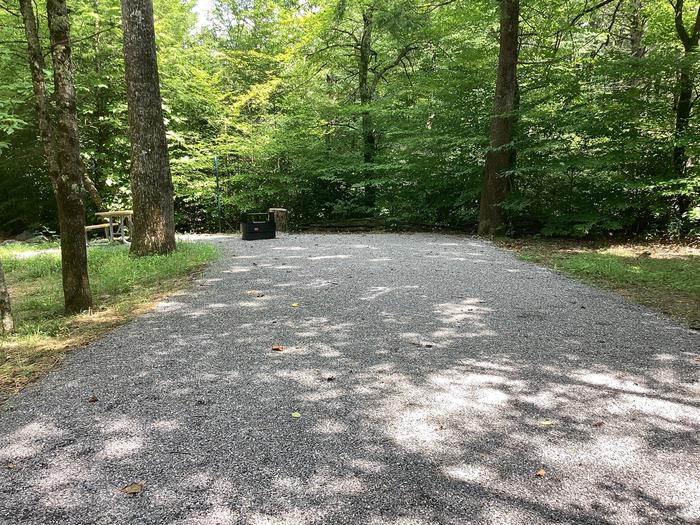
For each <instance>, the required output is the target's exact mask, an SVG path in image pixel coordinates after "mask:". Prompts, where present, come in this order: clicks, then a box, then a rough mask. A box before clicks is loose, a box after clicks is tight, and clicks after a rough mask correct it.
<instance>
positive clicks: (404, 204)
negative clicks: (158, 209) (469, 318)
mask: <svg viewBox="0 0 700 525" xmlns="http://www.w3.org/2000/svg"><path fill="white" fill-rule="evenodd" d="M0 1H4V0H0ZM71 4H72V9H73V11H72V16H73V26H72V28H73V38H74V41H75V57H74V58H75V64H76V83H77V86H78V95H79V113H80V124H81V134H82V140H83V155H84V157H85V161H86V162H85V163H86V167H87V169H88V171H89V173H90V175H91V177H92V178H93V180H94V181H95V183H96V185H97V187H98V189H99V191H100V193H101V194H102V196H103V197H104V199H105V201H106V202H107V203H108V204H109V205H110V206H112V207H125V206H129V184H128V152H129V148H128V139H127V135H126V132H127V126H126V102H125V96H124V80H123V60H122V56H121V44H120V32H119V27H118V26H119V8H118V2H117V1H116V0H91V1H90V2H87V1H86V0H72V2H71ZM591 4H592V3H591V2H586V1H585V0H569V1H566V2H562V1H554V0H523V2H522V24H521V26H522V29H521V32H522V39H521V40H522V42H521V57H520V59H521V60H520V72H519V75H520V110H519V113H518V129H517V139H516V143H517V147H518V152H519V155H518V163H517V170H516V173H514V174H513V181H514V191H513V192H512V194H511V196H510V198H509V200H508V202H507V203H506V207H507V210H508V216H509V217H510V223H511V232H512V233H525V232H529V233H542V234H545V235H572V234H573V235H580V236H585V235H595V234H603V233H605V234H607V233H615V232H620V233H627V234H629V233H658V234H664V235H671V236H679V235H688V234H690V235H698V232H700V199H699V197H698V193H699V192H700V167H698V164H697V162H696V161H694V159H696V158H697V154H698V138H700V136H699V134H698V133H699V125H700V119H698V117H697V115H696V113H695V111H693V112H692V113H691V119H690V126H689V129H688V130H687V131H686V132H685V133H684V134H683V135H682V136H676V134H675V133H674V130H675V118H676V117H675V109H676V105H677V100H678V78H679V70H680V68H681V67H682V66H685V67H686V68H688V70H689V71H691V72H693V73H695V72H696V71H697V69H698V66H697V64H698V61H697V58H696V56H695V53H691V54H690V55H688V56H686V57H684V54H683V46H682V45H681V42H680V40H679V38H678V35H677V34H676V30H675V27H674V15H673V9H672V7H671V6H670V4H669V3H668V1H667V0H643V1H641V2H640V1H639V0H619V1H612V2H610V3H608V4H607V5H605V6H603V7H601V8H600V9H598V10H595V11H591V12H590V13H585V14H583V15H582V16H579V15H580V14H582V13H584V12H585V9H586V7H587V6H590V5H591ZM7 6H8V8H9V9H10V11H12V8H13V6H11V5H10V4H7ZM193 7H194V2H188V1H184V2H183V1H180V0H156V1H155V8H156V32H157V36H158V46H159V49H158V51H159V62H160V64H159V65H160V72H161V82H162V89H163V99H164V106H165V110H166V115H167V127H168V136H169V141H170V151H171V163H172V168H173V174H174V179H175V188H176V195H177V197H176V214H177V217H176V218H177V222H178V228H179V229H181V230H216V229H218V228H219V219H220V218H221V223H222V227H223V228H224V229H232V228H235V226H236V222H237V218H238V215H239V213H240V212H241V211H249V210H261V209H265V208H267V207H269V206H282V207H287V208H289V209H290V210H291V211H292V217H293V220H294V222H295V223H296V224H302V223H315V222H322V221H331V220H337V219H344V218H356V217H382V218H386V219H389V220H396V221H407V222H414V223H423V224H435V225H445V226H457V227H464V228H467V229H469V228H472V227H473V226H474V225H475V223H476V220H477V215H478V199H479V186H480V179H481V175H482V170H483V163H484V158H485V152H486V148H487V145H488V137H487V132H488V122H489V118H490V112H491V106H492V103H493V100H492V99H493V92H494V83H495V64H496V61H497V54H498V33H497V30H498V2H496V1H495V0H478V1H469V2H467V1H466V0H458V1H454V2H446V3H445V2H436V3H435V5H432V4H430V3H426V2H425V1H424V0H342V1H336V0H334V1H326V0H316V1H315V2H312V3H307V2H294V1H291V0H286V1H282V0H265V1H257V0H256V1H252V0H249V1H242V0H217V2H216V4H215V10H214V12H213V13H212V16H211V23H210V24H208V25H198V24H197V19H196V16H195V15H194V14H193V11H192V10H193ZM370 9H371V12H372V13H373V14H374V18H373V26H372V42H371V50H372V61H371V64H370V72H369V73H370V80H372V79H373V78H376V79H378V80H377V82H376V90H375V92H374V93H373V94H372V97H371V101H370V102H368V103H361V99H360V93H359V84H358V82H359V81H358V75H359V65H358V53H357V49H356V43H357V41H358V40H359V39H361V36H362V31H363V15H365V14H366V13H367V12H368V10H370ZM697 9H698V4H697V2H687V5H686V13H685V14H686V24H687V25H688V26H689V27H691V26H692V23H693V22H694V19H695V14H696V12H697ZM20 25H21V24H20V23H19V20H18V19H17V18H16V17H14V16H13V15H12V13H11V12H7V11H2V10H0V40H2V41H5V42H7V44H3V46H2V48H0V78H2V80H3V81H2V82H0V173H1V174H2V177H1V178H0V230H5V231H6V232H12V231H17V230H20V229H22V228H25V227H27V226H28V225H37V224H41V225H46V226H48V227H53V224H54V222H55V221H54V216H55V212H54V205H53V203H52V198H51V189H50V185H49V183H48V179H47V177H46V175H45V174H44V167H43V163H42V161H41V155H40V148H39V146H38V144H37V140H36V128H35V124H34V117H33V111H32V105H31V87H30V82H29V76H28V70H27V66H26V59H25V58H24V48H23V46H22V43H21V41H22V37H23V35H22V31H21V27H20ZM41 30H42V31H44V30H45V27H41ZM363 114H364V115H369V117H371V122H372V126H373V130H374V136H375V137H376V155H375V157H374V159H373V162H371V163H368V162H366V161H365V160H366V159H364V158H363V143H362V139H363V136H362V127H361V120H362V116H363ZM679 142H682V143H683V144H685V145H687V149H686V154H687V156H688V158H689V162H688V168H687V170H686V172H685V173H683V174H682V176H680V175H679V174H678V173H676V172H674V169H673V163H672V152H673V147H674V144H678V143H679ZM215 156H216V157H218V158H219V161H220V162H219V163H220V166H219V167H220V170H219V171H220V190H221V193H222V196H221V210H222V212H221V217H219V213H218V211H217V197H216V187H217V185H216V179H215V174H214V167H213V161H214V157H215ZM370 195H371V198H370V197H369V196H370Z"/></svg>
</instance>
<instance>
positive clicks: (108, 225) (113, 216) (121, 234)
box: [85, 210, 134, 244]
mask: <svg viewBox="0 0 700 525" xmlns="http://www.w3.org/2000/svg"><path fill="white" fill-rule="evenodd" d="M133 215H134V212H133V211H131V210H117V211H101V212H98V213H96V214H95V216H96V217H99V218H101V219H103V220H104V221H105V222H104V223H102V224H91V225H89V226H85V244H88V232H89V231H93V230H104V232H105V237H106V238H107V239H109V242H114V240H115V239H119V240H120V241H121V242H122V243H123V244H126V242H127V240H126V232H127V231H129V233H131V229H132V224H133V223H132V216H133ZM127 223H128V225H127ZM115 226H116V227H117V228H116V231H115V228H114V227H115Z"/></svg>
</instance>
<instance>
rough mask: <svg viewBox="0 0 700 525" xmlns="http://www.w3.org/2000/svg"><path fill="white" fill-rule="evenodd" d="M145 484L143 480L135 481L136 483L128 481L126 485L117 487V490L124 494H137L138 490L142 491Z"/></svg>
mask: <svg viewBox="0 0 700 525" xmlns="http://www.w3.org/2000/svg"><path fill="white" fill-rule="evenodd" d="M145 484H146V482H145V481H137V482H136V483H129V484H128V485H127V486H126V487H122V488H120V489H119V492H123V493H124V494H132V495H133V494H138V493H139V492H143V486H144V485H145Z"/></svg>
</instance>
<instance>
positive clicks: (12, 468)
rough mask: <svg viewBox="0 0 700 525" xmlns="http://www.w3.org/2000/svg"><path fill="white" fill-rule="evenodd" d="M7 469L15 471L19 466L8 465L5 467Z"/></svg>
mask: <svg viewBox="0 0 700 525" xmlns="http://www.w3.org/2000/svg"><path fill="white" fill-rule="evenodd" d="M5 468H6V469H7V470H14V469H16V468H17V465H15V464H14V463H8V464H7V465H5Z"/></svg>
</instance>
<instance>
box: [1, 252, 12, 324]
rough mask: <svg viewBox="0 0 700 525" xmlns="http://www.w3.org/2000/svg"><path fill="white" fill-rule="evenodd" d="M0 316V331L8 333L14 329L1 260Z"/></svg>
mask: <svg viewBox="0 0 700 525" xmlns="http://www.w3.org/2000/svg"><path fill="white" fill-rule="evenodd" d="M0 318H1V320H2V325H1V326H0V333H4V334H9V333H10V332H13V331H14V329H15V322H14V321H13V319H12V306H11V305H10V294H9V292H8V291H7V284H5V271H4V270H3V268H2V262H0Z"/></svg>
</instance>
